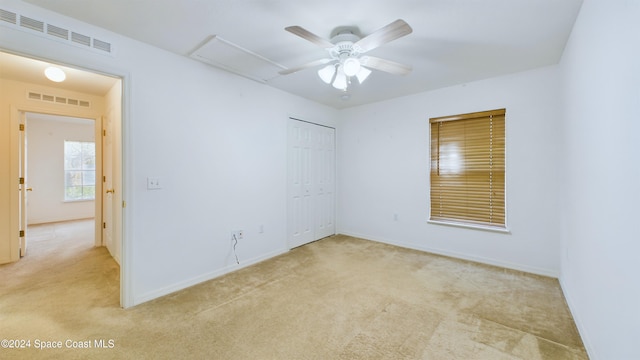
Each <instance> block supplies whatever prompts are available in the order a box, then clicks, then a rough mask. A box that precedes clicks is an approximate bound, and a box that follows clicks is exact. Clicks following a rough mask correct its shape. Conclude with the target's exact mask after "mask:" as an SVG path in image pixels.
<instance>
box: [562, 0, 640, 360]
mask: <svg viewBox="0 0 640 360" xmlns="http://www.w3.org/2000/svg"><path fill="white" fill-rule="evenodd" d="M639 19H640V2H637V1H624V0H614V1H611V0H595V1H594V0H586V1H585V3H584V5H583V6H582V10H581V12H580V15H579V17H578V20H577V22H576V24H575V27H574V29H573V32H572V35H571V38H570V40H569V43H568V45H567V48H566V50H565V53H564V55H563V59H562V63H561V66H562V70H563V73H564V83H565V90H564V102H565V116H564V121H563V125H564V126H563V132H564V136H563V140H564V141H563V144H564V146H563V147H562V149H561V150H562V151H561V154H563V156H562V158H563V165H564V171H563V175H562V178H563V179H564V180H565V181H564V183H563V186H562V193H563V194H564V197H563V204H564V208H563V214H564V217H563V222H562V234H563V243H562V244H563V245H562V275H561V283H562V286H563V289H564V292H565V295H566V297H567V300H568V302H569V305H570V307H571V310H572V312H573V315H574V317H575V319H576V322H577V324H578V327H579V329H580V333H581V335H582V337H583V340H584V342H585V345H586V346H587V350H588V352H589V355H590V357H591V358H592V359H603V360H604V359H640V348H639V347H638V340H639V339H640V307H639V305H640V280H639V278H638V276H639V274H640V261H639V259H640V255H639V254H640V242H639V241H640V226H639V225H638V219H639V218H640V210H639V209H640V208H639V207H638V204H640V187H639V186H640V21H638V20H639Z"/></svg>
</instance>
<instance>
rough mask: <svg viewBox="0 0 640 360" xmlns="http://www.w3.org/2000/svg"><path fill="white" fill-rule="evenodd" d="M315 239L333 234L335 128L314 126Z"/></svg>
mask: <svg viewBox="0 0 640 360" xmlns="http://www.w3.org/2000/svg"><path fill="white" fill-rule="evenodd" d="M314 130H315V131H314V134H315V143H316V146H315V153H316V157H315V159H314V165H315V169H316V171H315V174H316V177H315V178H316V196H317V197H316V201H315V207H316V216H315V221H316V239H321V238H324V237H327V236H331V235H333V234H335V222H334V220H335V202H334V199H335V166H336V164H335V129H333V128H327V127H321V126H316V129H314Z"/></svg>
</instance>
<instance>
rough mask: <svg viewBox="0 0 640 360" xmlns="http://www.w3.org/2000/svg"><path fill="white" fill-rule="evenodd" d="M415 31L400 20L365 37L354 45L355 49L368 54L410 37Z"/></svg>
mask: <svg viewBox="0 0 640 360" xmlns="http://www.w3.org/2000/svg"><path fill="white" fill-rule="evenodd" d="M412 32H413V29H412V28H411V26H409V24H407V23H406V22H405V21H404V20H402V19H398V20H396V21H394V22H392V23H391V24H389V25H387V26H385V27H383V28H381V29H379V30H376V31H375V32H374V33H373V34H371V35H369V36H365V37H364V38H362V39H360V40H358V41H357V42H356V43H355V44H353V48H354V49H355V50H356V51H358V52H359V53H361V54H362V53H366V52H367V51H370V50H373V49H375V48H377V47H378V46H380V45H382V44H386V43H388V42H390V41H393V40H395V39H398V38H401V37H403V36H405V35H409V34H411V33H412Z"/></svg>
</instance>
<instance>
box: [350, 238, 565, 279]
mask: <svg viewBox="0 0 640 360" xmlns="http://www.w3.org/2000/svg"><path fill="white" fill-rule="evenodd" d="M340 233H341V234H343V235H348V236H353V237H357V238H361V239H364V240H370V241H375V242H379V243H383V244H388V245H395V246H400V247H403V248H407V249H413V250H420V251H424V252H428V253H432V254H437V255H443V256H448V257H452V258H456V259H462V260H468V261H473V262H477V263H481V264H486V265H493V266H498V267H502V268H507V269H511V270H517V271H522V272H526V273H531V274H536V275H542V276H547V277H552V278H558V276H559V272H558V271H554V270H549V269H543V268H537V267H533V266H527V265H522V264H514V263H509V262H505V261H499V260H495V259H489V258H484V257H481V256H475V255H470V254H465V253H458V252H454V251H448V250H442V249H437V248H432V247H428V246H416V245H415V244H409V243H404V242H402V241H396V240H389V239H381V238H375V237H370V236H367V235H363V234H357V233H350V232H340Z"/></svg>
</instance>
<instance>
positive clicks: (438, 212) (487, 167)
mask: <svg viewBox="0 0 640 360" xmlns="http://www.w3.org/2000/svg"><path fill="white" fill-rule="evenodd" d="M505 112H506V111H505V109H499V110H491V111H484V112H478V113H471V114H463V115H455V116H447V117H440V118H432V119H430V124H431V220H437V221H445V222H457V223H467V224H474V225H483V226H490V227H499V228H504V227H505Z"/></svg>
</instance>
